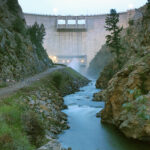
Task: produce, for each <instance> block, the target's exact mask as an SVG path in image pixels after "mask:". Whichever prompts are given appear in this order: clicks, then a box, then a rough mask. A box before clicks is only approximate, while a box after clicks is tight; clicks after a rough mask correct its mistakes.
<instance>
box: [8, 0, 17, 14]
mask: <svg viewBox="0 0 150 150" xmlns="http://www.w3.org/2000/svg"><path fill="white" fill-rule="evenodd" d="M17 4H18V1H17V0H7V6H8V9H9V11H11V12H14V13H17V9H18V5H17Z"/></svg>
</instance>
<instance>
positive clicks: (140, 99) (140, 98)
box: [122, 88, 150, 120]
mask: <svg viewBox="0 0 150 150" xmlns="http://www.w3.org/2000/svg"><path fill="white" fill-rule="evenodd" d="M128 92H129V94H130V95H132V97H133V100H130V101H129V102H127V103H124V104H123V105H122V107H123V108H124V109H125V110H127V111H128V112H129V111H135V112H136V116H138V118H139V119H142V120H150V114H149V113H148V111H147V102H148V99H147V98H146V97H145V96H144V95H142V92H141V90H140V89H136V88H135V89H132V90H131V89H129V90H128Z"/></svg>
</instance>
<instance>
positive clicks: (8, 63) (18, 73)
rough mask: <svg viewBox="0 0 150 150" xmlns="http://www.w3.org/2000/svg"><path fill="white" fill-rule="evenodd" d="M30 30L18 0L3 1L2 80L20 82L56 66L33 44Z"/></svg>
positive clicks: (0, 7) (0, 29)
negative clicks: (29, 33)
mask: <svg viewBox="0 0 150 150" xmlns="http://www.w3.org/2000/svg"><path fill="white" fill-rule="evenodd" d="M27 30H28V28H27V26H26V24H25V20H24V17H23V14H22V10H21V8H20V6H19V4H18V1H17V0H0V41H1V42H0V81H3V80H20V79H22V78H24V77H26V76H29V75H33V74H35V73H37V72H41V71H43V70H45V69H46V68H48V67H50V66H51V65H52V62H51V60H50V59H49V58H48V56H47V53H46V51H45V50H44V48H40V50H39V49H38V48H37V47H36V46H35V45H34V44H33V43H32V42H31V40H30V36H29V35H28V31H27ZM37 49H38V50H37ZM39 52H40V53H39Z"/></svg>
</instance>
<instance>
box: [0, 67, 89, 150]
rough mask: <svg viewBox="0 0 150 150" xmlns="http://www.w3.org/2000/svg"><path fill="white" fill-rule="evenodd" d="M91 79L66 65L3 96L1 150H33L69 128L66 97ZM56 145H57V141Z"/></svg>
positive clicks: (0, 107) (0, 122)
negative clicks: (65, 103) (65, 110)
mask: <svg viewBox="0 0 150 150" xmlns="http://www.w3.org/2000/svg"><path fill="white" fill-rule="evenodd" d="M88 82H89V81H88V80H87V79H86V78H85V77H83V76H82V75H80V74H79V73H77V72H76V71H74V70H72V69H71V68H67V67H66V68H62V69H58V70H55V71H53V72H51V73H50V74H47V75H46V76H44V78H41V79H38V80H36V81H35V82H33V83H32V84H31V85H30V86H28V87H23V88H21V89H19V90H18V91H16V92H15V93H13V94H12V95H11V96H8V97H7V98H3V99H1V101H0V116H1V120H0V148H1V150H3V149H5V150H10V149H15V150H16V149H22V148H24V149H27V150H33V149H36V148H39V147H40V146H42V145H44V144H46V143H50V142H52V141H55V140H54V139H57V135H58V134H59V133H61V132H62V131H63V130H65V129H68V128H69V126H68V125H67V116H66V115H65V114H64V113H63V112H61V111H62V109H64V108H66V106H65V105H64V100H63V96H64V95H67V94H71V93H73V92H75V91H78V89H79V88H80V87H81V86H84V85H86V84H87V83H88ZM14 133H15V134H14ZM49 146H52V145H49ZM53 146H56V147H58V145H56V144H53ZM48 149H50V147H47V150H48Z"/></svg>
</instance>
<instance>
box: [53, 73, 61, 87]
mask: <svg viewBox="0 0 150 150" xmlns="http://www.w3.org/2000/svg"><path fill="white" fill-rule="evenodd" d="M52 80H53V81H54V84H55V87H57V88H58V89H59V87H60V85H61V82H62V75H61V74H60V73H58V72H56V73H54V74H53V77H52Z"/></svg>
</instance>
